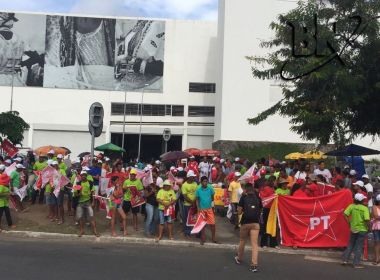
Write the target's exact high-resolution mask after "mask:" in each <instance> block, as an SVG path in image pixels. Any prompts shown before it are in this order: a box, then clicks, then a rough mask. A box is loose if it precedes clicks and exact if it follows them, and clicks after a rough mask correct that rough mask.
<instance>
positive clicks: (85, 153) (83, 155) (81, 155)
mask: <svg viewBox="0 0 380 280" xmlns="http://www.w3.org/2000/svg"><path fill="white" fill-rule="evenodd" d="M90 154H91V153H90V152H83V153H80V154H79V155H78V157H79V158H82V157H85V156H88V155H90Z"/></svg>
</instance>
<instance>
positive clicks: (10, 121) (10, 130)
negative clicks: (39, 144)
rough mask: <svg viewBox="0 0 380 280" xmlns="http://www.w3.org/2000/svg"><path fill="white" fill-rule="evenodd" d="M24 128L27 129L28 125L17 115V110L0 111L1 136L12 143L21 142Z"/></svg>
mask: <svg viewBox="0 0 380 280" xmlns="http://www.w3.org/2000/svg"><path fill="white" fill-rule="evenodd" d="M26 129H29V125H28V124H27V123H26V122H25V121H24V120H23V119H22V118H21V117H20V116H19V113H18V112H16V111H11V112H2V113H0V135H1V137H3V138H8V139H9V140H10V141H11V142H12V143H13V144H21V142H22V140H23V139H24V131H25V130H26ZM0 139H1V138H0Z"/></svg>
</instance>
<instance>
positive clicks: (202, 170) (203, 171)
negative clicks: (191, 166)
mask: <svg viewBox="0 0 380 280" xmlns="http://www.w3.org/2000/svg"><path fill="white" fill-rule="evenodd" d="M198 170H199V178H202V177H203V176H205V177H207V178H208V175H209V173H210V164H209V163H208V162H207V157H204V158H203V161H202V162H200V163H199V164H198Z"/></svg>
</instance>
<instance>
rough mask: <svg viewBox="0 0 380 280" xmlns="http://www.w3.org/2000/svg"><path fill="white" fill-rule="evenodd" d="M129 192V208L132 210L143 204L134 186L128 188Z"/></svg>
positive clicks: (141, 195)
mask: <svg viewBox="0 0 380 280" xmlns="http://www.w3.org/2000/svg"><path fill="white" fill-rule="evenodd" d="M129 190H130V191H131V206H132V208H134V207H138V206H140V205H143V204H144V203H145V199H144V197H143V194H142V192H141V191H138V190H137V188H136V186H130V187H129Z"/></svg>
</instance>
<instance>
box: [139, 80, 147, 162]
mask: <svg viewBox="0 0 380 280" xmlns="http://www.w3.org/2000/svg"><path fill="white" fill-rule="evenodd" d="M147 86H149V84H145V85H144V87H143V89H142V92H141V104H140V110H141V111H140V129H139V147H138V150H137V160H138V161H140V155H141V128H142V116H143V105H144V92H145V87H147Z"/></svg>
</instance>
